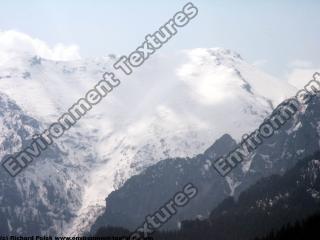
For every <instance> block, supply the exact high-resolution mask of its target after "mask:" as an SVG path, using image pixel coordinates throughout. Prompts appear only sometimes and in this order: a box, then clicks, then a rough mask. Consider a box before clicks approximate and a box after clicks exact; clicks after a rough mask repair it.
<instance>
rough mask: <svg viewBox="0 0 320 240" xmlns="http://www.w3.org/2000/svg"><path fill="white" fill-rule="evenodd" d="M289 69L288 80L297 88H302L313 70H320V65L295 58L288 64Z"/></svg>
mask: <svg viewBox="0 0 320 240" xmlns="http://www.w3.org/2000/svg"><path fill="white" fill-rule="evenodd" d="M289 67H290V70H289V73H288V74H287V80H288V82H289V83H290V84H291V85H293V86H295V87H296V88H298V89H302V88H303V87H304V86H305V85H306V84H307V83H308V82H309V81H310V80H312V77H313V74H314V73H315V72H320V67H315V66H313V64H312V63H311V62H309V61H305V60H295V61H293V62H291V63H290V64H289Z"/></svg>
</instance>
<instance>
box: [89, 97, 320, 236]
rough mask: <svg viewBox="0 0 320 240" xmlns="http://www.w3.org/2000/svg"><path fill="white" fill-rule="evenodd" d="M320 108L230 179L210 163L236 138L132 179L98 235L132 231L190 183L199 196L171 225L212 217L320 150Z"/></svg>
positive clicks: (318, 100) (304, 112)
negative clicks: (106, 230) (230, 200)
mask: <svg viewBox="0 0 320 240" xmlns="http://www.w3.org/2000/svg"><path fill="white" fill-rule="evenodd" d="M319 105H320V97H319V96H315V97H314V98H313V100H312V101H311V102H310V103H309V104H308V105H307V106H305V107H303V108H301V109H299V111H298V113H297V114H296V115H295V116H294V118H293V119H291V120H289V121H288V122H287V123H286V124H285V125H284V126H283V127H282V128H280V129H279V130H278V131H277V132H276V133H275V134H274V136H273V137H271V138H269V139H267V140H266V141H265V142H264V143H263V144H262V145H261V146H259V147H258V149H257V150H256V151H254V152H253V153H252V154H251V155H250V156H249V157H248V158H247V159H245V160H244V161H243V162H242V163H241V164H240V165H239V166H238V167H237V168H236V169H234V170H233V171H232V172H231V173H230V174H229V175H228V176H227V177H225V178H222V177H220V176H219V175H218V174H217V172H215V170H214V169H213V168H211V167H210V161H208V160H209V159H211V160H214V159H216V158H217V157H219V156H221V155H224V154H227V153H228V151H227V149H228V148H229V149H232V148H233V146H234V144H235V142H234V140H230V141H226V142H225V143H224V144H222V145H219V146H218V147H217V146H215V144H214V145H213V146H212V148H210V149H209V150H208V151H206V152H205V153H204V154H201V155H199V156H198V157H195V158H193V159H184V160H182V159H178V160H174V159H172V160H165V161H162V162H160V163H159V164H156V165H155V166H153V167H152V168H150V169H147V170H146V171H145V172H144V173H143V174H141V175H139V176H137V177H136V178H132V179H129V180H128V181H127V183H126V184H125V185H124V186H123V188H120V189H119V190H118V191H115V192H113V193H112V194H111V195H110V196H109V197H108V198H107V200H106V201H107V208H106V211H105V213H104V215H103V216H102V217H101V218H100V219H99V220H98V221H97V223H96V224H95V225H94V228H93V231H95V230H96V229H97V228H98V227H100V226H103V225H118V226H121V227H126V228H129V229H131V230H132V229H133V228H135V227H136V226H138V225H139V223H140V222H141V221H142V220H143V219H144V217H145V216H146V215H148V214H150V213H152V212H155V211H156V210H157V209H158V208H159V206H161V203H164V202H166V201H167V199H166V198H168V196H169V195H166V196H164V195H163V194H162V192H163V189H173V190H172V193H173V192H174V189H176V190H175V191H178V190H179V189H180V188H182V187H183V185H184V184H186V183H187V182H192V183H193V184H194V185H195V186H197V187H198V188H199V194H198V196H197V198H196V199H194V200H193V201H192V203H190V206H189V205H188V206H186V207H185V208H184V209H182V210H181V212H179V213H178V214H177V215H176V216H175V217H174V218H172V219H170V221H169V222H168V223H167V224H166V225H165V227H167V228H173V227H177V226H179V222H180V221H181V220H183V219H187V218H195V217H197V215H202V216H208V213H209V211H210V210H211V209H213V208H214V207H216V206H217V204H218V203H219V202H220V201H221V200H222V199H224V198H225V197H227V196H229V195H232V196H235V197H238V196H239V194H240V193H241V192H242V191H243V190H245V189H247V188H248V187H249V186H250V185H252V184H253V183H255V182H256V181H258V180H259V179H261V178H262V177H266V176H269V175H272V174H280V175H281V174H283V173H284V172H286V171H287V170H288V169H290V168H292V167H293V166H294V165H295V164H296V163H297V162H298V161H299V160H301V159H303V158H305V157H306V156H308V155H310V154H313V153H315V152H317V151H319V139H320V137H319V131H318V128H319V122H320V114H319V111H318V106H319ZM229 138H230V137H229ZM222 139H225V137H222ZM232 141H233V142H232ZM222 149H223V151H221V150H222ZM210 150H211V151H212V150H213V151H212V152H210ZM218 150H220V152H219V154H217V152H218ZM190 166H192V167H190ZM159 190H161V191H159ZM209 193H210V194H209ZM155 199H156V201H155ZM128 202H133V203H135V204H133V205H131V204H128ZM150 202H152V204H150ZM154 202H157V203H158V205H156V204H153V203H154Z"/></svg>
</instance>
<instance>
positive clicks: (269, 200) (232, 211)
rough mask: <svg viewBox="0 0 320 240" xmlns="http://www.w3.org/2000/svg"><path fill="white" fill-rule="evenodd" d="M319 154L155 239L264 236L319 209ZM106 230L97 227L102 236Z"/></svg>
mask: <svg viewBox="0 0 320 240" xmlns="http://www.w3.org/2000/svg"><path fill="white" fill-rule="evenodd" d="M319 159H320V153H319V152H318V153H316V154H314V155H313V156H312V157H308V158H306V159H304V160H302V161H300V162H299V163H298V164H297V165H296V166H295V167H293V168H292V169H291V170H289V171H288V172H286V173H285V174H284V175H283V176H279V175H272V176H269V177H267V178H263V179H261V180H260V181H258V182H257V183H256V184H254V185H253V186H252V187H250V188H249V189H247V190H246V191H244V192H243V193H241V194H240V196H239V198H238V199H237V200H235V199H234V198H232V197H230V198H227V199H225V200H224V201H223V202H222V203H221V204H219V205H218V207H216V208H215V209H214V210H213V211H212V212H211V214H210V216H209V218H208V219H205V220H189V221H184V222H182V225H181V229H180V230H179V231H172V232H170V231H169V232H160V233H156V234H155V235H154V238H155V239H159V240H161V239H166V240H170V239H185V240H188V239H216V240H220V239H221V240H233V239H234V240H235V239H237V240H242V239H243V240H245V239H253V238H254V237H256V236H264V235H266V234H267V233H268V232H270V231H271V230H272V229H273V230H276V229H280V228H281V226H283V225H285V224H287V223H290V222H291V223H294V222H295V221H297V220H301V219H303V218H305V217H307V216H310V215H312V214H314V213H316V212H318V211H319V210H320V195H319V193H320V192H319V191H320V160H319ZM105 232H106V233H107V232H108V229H103V228H102V229H100V230H99V232H98V235H99V236H105V234H104V233H105Z"/></svg>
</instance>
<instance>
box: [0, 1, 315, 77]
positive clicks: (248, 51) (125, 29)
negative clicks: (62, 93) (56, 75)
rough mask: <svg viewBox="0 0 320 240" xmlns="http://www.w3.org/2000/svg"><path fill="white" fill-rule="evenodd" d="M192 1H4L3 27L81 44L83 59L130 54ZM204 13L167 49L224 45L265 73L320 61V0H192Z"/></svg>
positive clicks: (1, 11)
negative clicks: (147, 36)
mask: <svg viewBox="0 0 320 240" xmlns="http://www.w3.org/2000/svg"><path fill="white" fill-rule="evenodd" d="M185 3H187V1H180V0H175V1H173V0H171V1H169V0H162V1H150V0H149V1H147V0H141V1H132V0H131V1H129V0H126V1H124V0H104V1H103V0H74V1H72V0H69V1H68V0H54V1H53V0H52V1H43V0H28V1H25V0H1V2H0V29H1V30H11V29H14V30H17V31H20V32H23V33H26V34H28V35H30V36H32V37H35V38H39V39H41V40H43V41H45V42H47V43H48V44H49V45H54V44H57V43H64V44H76V45H78V46H79V48H80V53H81V56H83V57H93V56H105V55H107V54H109V53H116V54H128V53H130V52H131V51H132V50H134V49H135V48H136V47H137V46H138V45H140V43H142V42H143V40H144V36H145V35H147V34H148V33H153V32H155V31H156V30H157V28H159V27H160V25H162V24H164V23H165V22H166V21H167V20H168V19H169V18H171V17H172V16H173V15H174V13H175V12H176V11H179V10H180V9H181V8H182V6H183V5H184V4H185ZM193 3H194V4H195V5H196V6H197V7H198V9H199V14H198V16H197V17H196V18H195V19H194V20H193V21H191V22H190V23H189V24H188V25H187V26H186V27H185V28H183V29H181V30H180V31H179V33H178V35H176V37H175V38H174V39H172V40H170V41H169V43H168V44H167V45H166V46H165V47H164V48H163V49H161V51H164V52H165V51H171V50H175V49H184V48H195V47H224V48H229V49H232V50H235V51H237V52H239V53H240V54H241V55H242V56H243V57H244V58H245V59H247V60H248V61H249V62H251V63H256V64H257V65H258V66H259V67H260V68H262V69H264V70H265V71H267V72H269V73H272V74H275V75H278V76H283V75H284V74H285V73H286V71H288V69H289V68H292V67H310V68H316V67H318V66H320V60H319V55H320V51H319V49H320V48H319V39H320V33H319V31H320V1H319V0H304V1H302V0H291V1H286V0H268V1H266V0H260V1H259V0H255V1H251V0H242V1H241V0H234V1H231V0H194V1H193Z"/></svg>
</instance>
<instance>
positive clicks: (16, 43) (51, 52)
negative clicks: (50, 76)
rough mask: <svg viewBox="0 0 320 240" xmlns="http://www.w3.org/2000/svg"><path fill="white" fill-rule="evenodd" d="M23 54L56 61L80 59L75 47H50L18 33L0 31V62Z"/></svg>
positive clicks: (61, 45)
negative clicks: (0, 57)
mask: <svg viewBox="0 0 320 240" xmlns="http://www.w3.org/2000/svg"><path fill="white" fill-rule="evenodd" d="M25 53H27V54H31V55H37V56H40V57H42V58H46V59H50V60H56V61H69V60H76V59H80V53H79V48H78V46H77V45H69V46H66V45H63V44H61V43H58V44H56V45H55V46H53V47H50V46H49V45H48V44H47V43H45V42H44V41H42V40H40V39H37V38H32V37H30V36H29V35H27V34H24V33H21V32H18V31H14V30H9V31H0V55H1V56H2V61H5V60H10V58H12V57H14V56H17V55H18V56H19V55H21V54H25Z"/></svg>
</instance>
